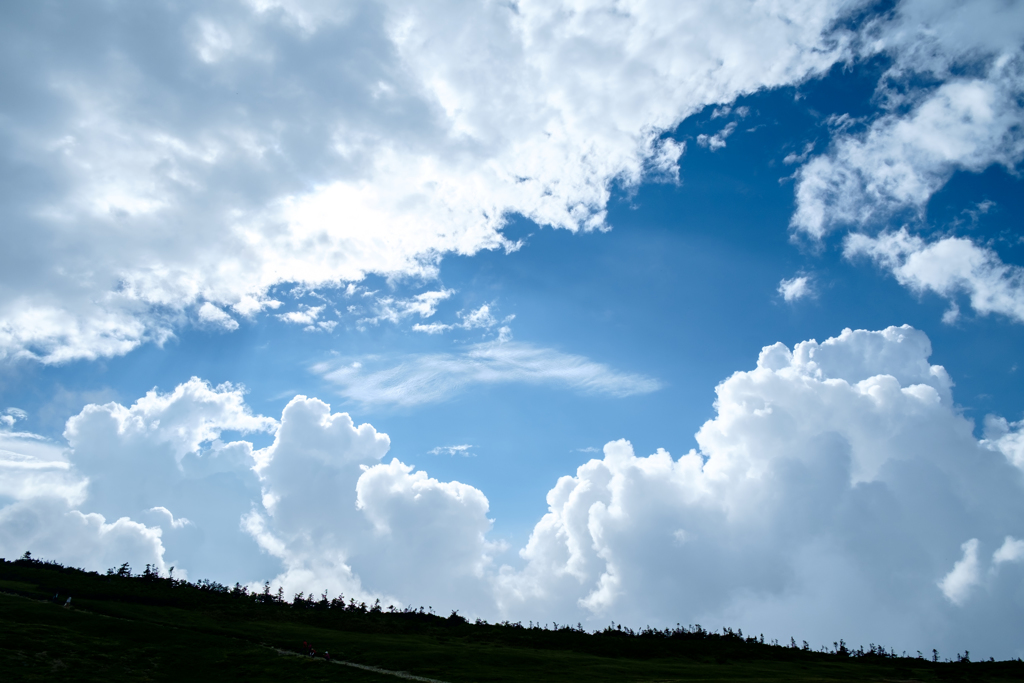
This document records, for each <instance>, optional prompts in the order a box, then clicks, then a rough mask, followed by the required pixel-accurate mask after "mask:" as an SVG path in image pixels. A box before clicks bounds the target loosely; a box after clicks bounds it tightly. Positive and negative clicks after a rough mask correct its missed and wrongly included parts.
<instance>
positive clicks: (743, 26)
mask: <svg viewBox="0 0 1024 683" xmlns="http://www.w3.org/2000/svg"><path fill="white" fill-rule="evenodd" d="M613 5H614V3H612V4H608V6H605V5H604V4H602V3H590V4H587V5H586V6H585V7H584V6H575V5H572V4H571V3H569V4H567V5H566V6H565V7H560V10H559V11H554V10H552V7H553V5H552V6H547V4H534V3H531V2H520V3H513V4H509V5H496V4H490V3H468V4H464V5H463V4H460V3H445V4H442V5H439V6H438V7H437V8H435V10H436V11H435V12H434V13H433V14H429V15H428V14H426V13H423V12H421V11H420V10H419V9H418V8H417V7H416V6H415V5H404V4H403V3H399V2H393V3H392V2H382V3H341V2H338V3H335V2H327V1H323V2H313V1H312V0H310V1H308V2H303V1H299V0H289V1H287V2H285V1H279V2H272V1H269V0H267V1H259V2H257V1H255V0H253V1H249V2H228V1H226V0H225V2H221V3H215V4H213V5H193V4H191V3H187V2H182V3H168V4H165V5H160V6H154V7H152V8H150V9H151V10H152V11H151V12H143V13H140V12H139V10H138V8H137V6H134V5H129V4H122V3H117V2H114V3H110V2H107V3H103V2H96V3H82V4H81V5H80V6H76V8H75V10H74V12H76V15H75V16H72V15H71V14H70V12H71V10H70V9H69V8H66V7H62V6H60V5H56V4H53V5H51V4H46V3H41V4H38V5H32V6H29V5H15V6H13V7H12V8H8V9H6V10H4V11H5V12H6V13H7V14H8V17H7V18H6V20H5V21H4V22H3V24H4V25H5V26H6V27H7V29H6V33H7V39H5V41H3V42H4V44H5V46H6V47H5V48H4V52H3V57H2V58H3V59H4V60H5V61H6V63H7V64H8V65H9V68H8V69H5V74H6V76H5V79H6V80H7V81H8V83H7V86H6V87H5V92H7V93H8V96H7V98H6V99H5V100H4V105H3V116H2V119H0V140H2V143H0V149H2V150H3V151H2V159H3V167H2V168H3V170H2V171H0V172H2V173H3V174H4V178H5V183H4V186H5V189H6V191H5V199H4V202H3V206H2V208H0V211H2V212H3V216H4V218H3V225H4V226H5V227H4V229H3V233H2V234H3V239H4V242H5V248H4V249H3V250H2V252H3V255H2V256H0V263H2V264H3V265H2V269H0V272H2V273H3V275H2V276H0V278H2V279H0V291H2V293H3V303H2V304H0V410H6V412H5V413H3V419H4V421H3V422H2V423H0V428H2V431H0V441H2V443H0V454H2V456H3V461H2V464H3V468H4V469H3V470H0V476H2V480H3V482H4V483H3V490H0V554H2V555H6V556H8V557H11V556H15V555H20V554H21V552H23V551H24V550H32V551H33V553H34V554H36V555H41V556H46V557H53V558H55V559H61V560H64V561H66V562H69V563H72V564H76V565H81V566H87V567H89V568H92V569H105V568H106V567H107V566H110V565H113V564H119V563H120V562H123V561H125V560H129V561H131V562H133V563H135V564H139V565H141V564H144V563H146V562H152V563H155V564H156V565H157V566H159V567H161V568H162V569H163V570H164V571H166V570H167V569H168V568H169V567H170V566H171V565H174V566H175V568H176V569H175V571H176V573H178V575H181V574H182V573H184V574H185V575H187V576H188V577H190V578H193V579H195V578H200V577H209V578H212V579H215V580H219V581H223V582H231V583H233V582H234V581H243V582H253V583H262V581H263V580H265V579H269V580H271V581H272V582H273V583H274V584H275V585H281V586H283V587H285V589H286V591H287V592H289V593H291V592H298V591H299V590H305V591H307V592H308V591H310V590H315V591H320V590H323V589H324V588H325V587H326V588H327V589H328V590H330V591H331V592H332V594H334V593H337V592H339V591H342V592H344V593H345V594H347V595H356V596H363V597H366V598H374V599H375V598H376V597H381V598H382V599H384V600H385V601H387V600H391V601H394V602H395V603H396V604H417V605H418V604H421V603H422V604H430V605H433V606H435V608H438V609H455V608H457V609H460V610H462V611H463V612H464V613H472V614H475V615H480V616H483V617H485V618H488V619H496V618H512V619H524V620H534V621H537V620H541V621H544V620H551V619H553V620H556V621H576V620H580V621H584V622H586V623H587V624H589V625H591V626H594V627H598V626H603V625H604V624H606V623H607V622H608V621H609V620H612V619H614V620H616V621H623V622H625V623H635V624H640V623H652V624H654V623H665V624H670V623H675V622H677V621H681V622H686V623H693V622H696V621H699V622H700V623H702V624H704V625H705V626H711V627H713V628H717V627H719V626H723V625H731V626H734V627H741V628H744V629H745V630H747V631H758V632H760V631H764V632H765V634H766V635H768V634H771V636H772V637H778V638H780V639H783V640H784V639H785V638H787V637H788V636H790V635H793V636H795V637H796V638H797V639H798V640H801V639H807V640H808V641H810V642H812V644H816V645H817V644H824V643H831V642H832V640H836V639H838V638H840V637H843V638H846V639H847V641H848V642H860V640H863V642H864V643H867V642H869V641H870V642H884V643H885V644H887V645H889V644H891V645H892V646H893V647H896V648H897V649H908V650H910V651H913V650H915V649H930V648H931V647H939V649H940V650H941V651H943V652H946V651H949V652H948V654H952V651H953V650H957V651H959V650H960V649H963V648H969V649H970V650H971V651H972V652H974V653H976V654H984V655H985V656H988V655H990V654H991V655H993V656H998V657H1008V656H1020V655H1021V654H1022V653H1021V652H1020V650H1019V644H1016V643H1015V642H1014V641H1013V639H1012V637H1011V636H1010V635H1008V634H1012V633H1014V632H1019V628H1020V626H1021V623H1020V617H1019V614H1020V613H1021V612H1020V610H1019V607H1020V605H1019V594H1020V585H1021V580H1022V579H1024V566H1022V564H1024V562H1022V561H1024V541H1021V540H1019V539H1022V538H1024V517H1022V515H1021V513H1022V512H1024V511H1022V509H1021V504H1020V503H1019V499H1020V488H1021V486H1022V485H1024V480H1022V479H1021V468H1024V451H1022V450H1021V448H1022V446H1021V444H1024V441H1022V436H1021V434H1022V432H1021V430H1022V424H1024V422H1020V420H1022V417H1024V391H1022V390H1021V382H1020V377H1021V375H1020V374H1019V373H1020V372H1024V370H1019V369H1018V366H1020V365H1024V357H1022V356H1024V352H1022V349H1024V326H1022V322H1024V270H1022V266H1024V239H1022V238H1021V229H1020V215H1021V209H1022V199H1021V197H1024V193H1022V192H1021V186H1020V180H1019V177H1018V173H1019V170H1020V162H1021V159H1022V158H1024V135H1022V133H1021V130H1022V121H1024V115H1022V112H1021V107H1020V102H1021V93H1022V92H1024V77H1022V76H1021V73H1022V67H1021V65H1022V63H1024V54H1022V51H1021V50H1022V41H1024V34H1022V33H1021V30H1020V27H1021V26H1024V20H1022V17H1021V12H1022V6H1021V5H1019V4H1017V3H999V2H991V3H989V2H980V3H973V6H970V7H969V6H968V5H966V4H964V3H957V2H949V3H922V2H903V3H895V4H894V5H889V4H882V5H874V4H871V3H855V2H845V3H801V2H793V3H783V4H782V5H780V6H779V7H780V9H779V10H778V12H773V11H771V10H770V9H766V7H765V6H762V5H759V4H757V3H725V4H719V3H710V4H708V5H706V6H705V5H704V4H702V3H695V4H693V5H692V6H691V7H688V8H687V10H686V11H685V12H684V11H683V10H680V9H679V8H677V7H675V6H674V4H673V3H667V4H664V5H662V4H660V3H653V2H652V3H646V4H638V5H636V6H629V7H626V6H621V7H620V6H617V5H615V6H613ZM453 17H459V20H457V21H456V20H455V19H453ZM78 27H83V28H82V30H79V29H78ZM467 55H473V58H472V59H468V58H467ZM14 64H18V65H19V67H18V68H14V67H13V66H10V65H14ZM903 326H908V327H903ZM846 329H849V330H856V331H857V332H844V330H846ZM811 340H817V341H816V342H814V341H811ZM826 340H828V341H826ZM778 343H781V344H784V345H785V347H786V348H785V349H784V348H783V347H781V346H777V344H778ZM773 345H776V346H773ZM791 351H792V353H791ZM787 354H788V355H787ZM938 366H941V368H940V367H938ZM191 378H197V379H195V380H193V379H191ZM147 392H152V393H147ZM298 396H302V397H307V398H296V397H298ZM325 404H329V405H330V409H329V410H328V409H327V407H326V405H325ZM343 413H344V414H347V415H349V416H351V420H352V421H353V422H352V423H351V424H350V423H349V422H347V420H348V418H347V417H345V416H344V415H342V414H343ZM332 414H333V415H334V417H331V415H332ZM359 425H364V426H362V427H359ZM384 434H386V435H387V436H386V437H385V436H383V435H384ZM620 440H626V441H628V442H629V443H626V442H625V441H620ZM659 449H664V450H665V451H667V454H660V455H659V454H658V453H659ZM652 454H654V455H652ZM669 454H670V455H669ZM393 459H394V460H393ZM183 520H184V521H183Z"/></svg>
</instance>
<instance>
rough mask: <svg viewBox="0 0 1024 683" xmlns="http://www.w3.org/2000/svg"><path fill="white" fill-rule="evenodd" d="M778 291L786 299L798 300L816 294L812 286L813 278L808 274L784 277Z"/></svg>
mask: <svg viewBox="0 0 1024 683" xmlns="http://www.w3.org/2000/svg"><path fill="white" fill-rule="evenodd" d="M776 291H778V293H779V294H780V295H782V298H783V299H784V300H786V301H797V300H799V299H803V298H804V297H807V296H812V295H813V294H814V289H813V288H812V287H811V278H810V277H808V276H806V275H799V276H797V277H791V278H784V279H783V280H782V281H781V282H779V287H778V289H777V290H776Z"/></svg>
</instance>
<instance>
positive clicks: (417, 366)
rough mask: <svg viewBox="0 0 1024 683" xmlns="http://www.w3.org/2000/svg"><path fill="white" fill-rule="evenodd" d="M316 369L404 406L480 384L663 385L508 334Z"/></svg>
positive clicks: (341, 384)
mask: <svg viewBox="0 0 1024 683" xmlns="http://www.w3.org/2000/svg"><path fill="white" fill-rule="evenodd" d="M313 371H314V372H315V373H317V374H321V375H323V377H324V379H326V380H328V381H330V382H332V383H333V384H334V385H335V386H337V387H338V390H339V391H340V393H341V394H342V396H344V397H345V398H347V399H351V400H355V401H359V402H360V403H364V404H393V405H400V406H415V405H422V404H425V403H437V402H441V401H445V400H448V399H451V398H453V397H455V396H456V395H458V394H460V393H462V392H464V391H466V390H467V389H469V388H470V387H472V386H473V385H480V384H508V383H522V384H547V385H555V386H559V387H563V388H566V389H572V390H575V391H578V392H582V393H585V394H599V395H605V396H612V397H615V398H623V397H626V396H634V395H638V394H648V393H651V392H653V391H657V390H658V389H660V388H661V386H662V384H661V382H660V381H658V380H657V379H655V378H653V377H648V376H646V375H640V374H635V373H626V372H619V371H617V370H614V369H612V368H610V367H608V366H607V365H605V364H603V363H597V362H595V361H592V360H590V359H589V358H586V357H584V356H578V355H573V354H567V353H562V352H560V351H555V350H553V349H546V348H541V347H537V346H533V345H532V344H527V343H524V342H515V341H508V340H505V339H504V338H501V339H499V340H497V341H492V342H484V343H480V344H475V345H473V346H471V347H470V348H469V349H468V350H466V351H465V352H462V353H438V354H410V355H405V356H396V357H391V358H376V359H372V360H371V359H362V361H361V362H357V363H352V362H351V359H348V360H346V361H343V362H342V363H321V364H318V365H316V366H314V367H313Z"/></svg>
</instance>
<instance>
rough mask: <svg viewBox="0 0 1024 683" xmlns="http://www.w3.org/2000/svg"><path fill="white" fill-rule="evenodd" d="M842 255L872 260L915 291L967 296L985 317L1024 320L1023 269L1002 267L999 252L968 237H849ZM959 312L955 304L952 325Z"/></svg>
mask: <svg viewBox="0 0 1024 683" xmlns="http://www.w3.org/2000/svg"><path fill="white" fill-rule="evenodd" d="M843 252H844V254H845V255H846V257H847V258H853V257H856V256H867V257H869V258H871V259H872V260H874V261H875V262H876V263H878V264H879V265H881V266H882V267H884V268H886V269H887V270H889V271H890V272H891V273H892V274H893V275H894V276H895V277H896V280H897V281H898V282H899V283H900V284H902V285H905V286H907V287H909V288H911V289H912V290H914V291H916V292H925V291H931V292H935V293H936V294H939V295H940V296H944V297H947V298H949V299H951V300H953V298H954V297H955V295H956V294H959V293H963V294H966V295H967V296H968V298H969V300H970V303H971V307H972V308H973V309H974V310H975V311H977V312H978V313H980V314H982V315H987V314H989V313H999V314H1001V315H1005V316H1006V317H1008V318H1010V319H1012V320H1016V321H1017V322H1024V268H1022V267H1020V266H1016V265H1010V264H1006V263H1003V262H1002V260H1001V259H1000V258H999V255H998V254H996V253H995V252H994V251H992V250H991V249H988V248H985V247H979V246H978V245H976V244H975V243H974V242H972V241H971V240H969V239H966V238H963V237H943V238H940V239H937V240H935V241H932V242H928V241H926V240H924V239H923V238H921V237H918V236H916V235H911V234H910V233H909V232H907V230H906V229H905V228H901V229H900V230H898V231H895V232H883V233H881V234H879V235H877V236H875V237H872V236H869V235H865V234H862V233H855V234H852V235H849V236H848V237H847V238H846V240H845V243H844V248H843ZM957 313H958V308H957V307H956V302H955V300H953V301H952V307H951V308H950V311H949V312H948V313H947V314H946V315H945V316H944V319H945V320H946V321H947V322H952V321H954V320H955V319H956V317H957Z"/></svg>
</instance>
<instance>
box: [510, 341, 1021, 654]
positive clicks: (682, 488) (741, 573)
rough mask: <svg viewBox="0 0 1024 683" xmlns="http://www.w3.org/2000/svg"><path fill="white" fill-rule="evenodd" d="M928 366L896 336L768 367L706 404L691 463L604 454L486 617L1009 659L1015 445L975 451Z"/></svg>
mask: <svg viewBox="0 0 1024 683" xmlns="http://www.w3.org/2000/svg"><path fill="white" fill-rule="evenodd" d="M930 351H931V350H930V344H929V342H928V339H927V338H926V337H925V335H924V334H922V333H921V332H918V331H916V330H913V329H911V328H909V327H902V328H889V329H887V330H883V331H881V332H867V331H856V332H854V331H850V330H846V331H844V332H843V333H842V334H841V335H840V336H838V337H836V338H833V339H829V340H827V341H825V342H824V343H821V344H819V343H816V342H813V341H810V342H803V343H800V344H797V345H796V346H795V347H794V348H793V349H792V350H790V349H788V348H786V347H785V346H784V345H782V344H775V345H774V346H769V347H766V348H765V349H764V350H763V351H762V352H761V355H760V357H759V358H758V362H757V367H756V368H755V369H754V370H751V371H748V372H737V373H736V374H734V375H733V376H732V377H730V378H729V379H727V380H725V381H724V382H722V384H720V385H719V387H718V389H717V394H718V400H717V402H716V408H717V412H718V414H717V416H716V417H715V418H714V419H713V420H710V421H709V422H707V423H706V424H705V425H704V426H703V427H701V429H700V431H699V432H698V433H697V442H698V444H699V446H700V449H699V450H698V451H691V452H690V453H688V454H686V455H684V456H683V457H681V458H679V459H678V460H674V459H673V458H672V457H671V456H670V455H669V454H668V453H666V452H664V451H659V452H657V453H655V454H654V455H651V456H648V457H637V456H636V454H635V453H634V452H633V449H632V447H631V446H630V444H629V443H628V442H626V441H617V442H613V443H610V444H608V445H607V446H605V449H604V457H603V458H601V459H595V460H592V461H590V462H589V463H587V464H585V465H583V466H582V467H580V468H579V469H578V470H577V472H576V474H575V476H566V477H563V478H562V479H560V480H559V482H558V484H557V485H556V486H555V487H554V488H553V489H552V490H551V492H550V493H549V494H548V506H549V512H548V514H547V515H546V516H545V517H544V519H543V520H541V522H540V523H539V524H538V525H537V527H536V528H535V529H534V532H533V535H532V536H531V538H530V541H529V543H528V545H527V546H526V547H525V548H524V549H523V550H522V551H521V553H520V554H521V556H522V558H523V559H524V560H525V561H526V565H525V567H524V568H523V569H522V570H519V571H514V570H511V569H507V568H506V569H505V570H504V571H503V573H502V574H501V575H500V576H499V577H498V580H497V589H498V592H497V596H498V600H499V604H500V605H501V607H502V608H503V609H504V610H506V611H508V612H511V613H513V614H517V615H525V614H531V615H533V617H534V618H536V617H537V616H538V613H542V616H541V618H542V619H543V618H545V617H550V618H555V619H557V618H558V615H565V614H567V613H572V612H573V611H574V609H581V610H582V611H583V612H584V613H591V614H594V615H600V616H601V617H603V618H605V619H608V618H615V619H616V620H620V621H623V622H626V623H636V624H643V623H648V622H651V623H675V622H676V621H679V620H684V621H690V622H692V621H697V622H701V623H703V624H705V625H709V624H712V625H715V626H720V625H723V624H731V625H734V626H736V625H739V626H742V627H743V628H744V629H745V630H748V632H749V631H755V632H760V631H764V632H765V633H770V634H773V635H775V636H778V637H784V638H788V637H789V636H790V635H793V636H796V637H797V638H806V639H808V640H810V641H812V642H815V643H818V644H821V643H824V642H829V643H831V642H832V640H835V639H838V638H839V637H841V636H843V637H846V638H847V639H848V640H851V641H853V642H860V641H863V642H880V641H881V642H886V643H892V644H893V645H894V646H896V645H900V646H902V647H904V648H908V649H911V648H920V649H925V646H928V647H933V646H934V647H939V648H940V649H941V648H942V647H943V646H948V647H963V646H968V647H970V648H971V649H972V650H974V648H976V647H977V648H980V649H979V650H977V651H978V652H980V651H982V650H991V651H993V652H1002V653H1004V654H1010V653H1012V652H1014V651H1015V650H1014V649H1013V648H1015V647H1017V645H1016V644H1015V643H1014V642H1013V639H1014V637H1015V636H1014V635H1013V634H1015V633H1017V632H1019V629H1020V626H1021V618H1020V607H1021V605H1020V603H1019V597H1016V596H1018V595H1019V586H1020V584H1021V580H1022V579H1024V572H1022V571H1021V567H1020V566H1019V564H1017V562H1018V561H1019V560H1018V559H1017V558H1019V554H1012V553H1011V552H1010V551H1009V550H1007V551H1002V550H1000V549H1001V548H1002V547H1007V548H1009V547H1014V548H1015V547H1016V546H1014V545H1013V543H1016V541H1014V540H1013V539H1014V538H1020V537H1021V534H1022V533H1024V521H1022V520H1024V516H1022V513H1024V503H1022V498H1021V492H1022V473H1021V471H1020V470H1019V469H1018V467H1017V466H1015V464H1019V463H1015V462H1014V461H1013V460H1012V459H1013V455H1012V454H1013V449H1014V445H1013V444H1014V440H1013V438H1011V437H1012V435H1016V438H1017V439H1019V428H1020V425H1015V426H1012V427H1011V426H1010V425H1007V424H1006V423H1005V421H1002V422H1000V421H998V420H997V421H995V422H993V424H992V430H993V435H994V436H996V437H998V439H997V440H995V441H984V442H979V441H978V440H977V439H976V438H975V437H974V435H973V433H972V428H973V425H972V424H971V423H970V422H969V421H968V420H966V419H964V418H963V417H961V416H960V415H959V413H958V411H957V409H956V406H955V404H954V403H953V401H952V396H951V392H950V388H951V383H950V380H949V377H948V376H947V374H946V372H945V370H944V369H943V368H942V367H939V366H933V365H930V364H929V363H928V361H927V358H928V356H929V354H930ZM1007 544H1009V545H1007ZM998 553H1003V555H1005V556H1006V557H1010V556H1011V555H1012V556H1013V557H1014V558H1015V563H1014V565H1012V566H1011V565H1010V564H1009V563H1005V564H1004V563H1001V562H999V558H1000V557H1002V556H1003V555H999V554H998ZM929 644H931V645H929ZM911 651H912V650H911Z"/></svg>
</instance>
